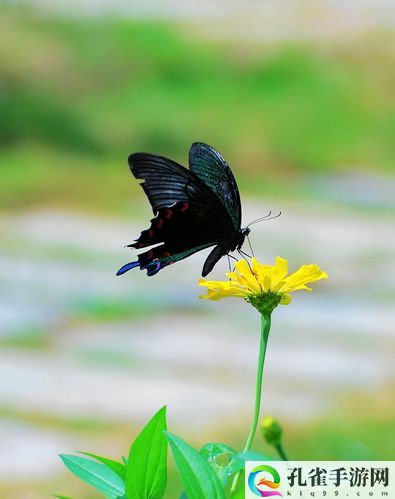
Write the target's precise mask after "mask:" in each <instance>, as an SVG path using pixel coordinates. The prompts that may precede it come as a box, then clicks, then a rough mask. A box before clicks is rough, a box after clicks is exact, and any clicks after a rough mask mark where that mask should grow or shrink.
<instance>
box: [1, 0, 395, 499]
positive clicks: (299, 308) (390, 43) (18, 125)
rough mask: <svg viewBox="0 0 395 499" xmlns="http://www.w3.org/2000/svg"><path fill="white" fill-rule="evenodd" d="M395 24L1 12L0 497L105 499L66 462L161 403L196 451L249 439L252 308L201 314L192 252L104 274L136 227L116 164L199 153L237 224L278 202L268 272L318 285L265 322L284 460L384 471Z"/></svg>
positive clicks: (260, 15) (286, 16) (148, 10)
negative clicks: (237, 208)
mask: <svg viewBox="0 0 395 499" xmlns="http://www.w3.org/2000/svg"><path fill="white" fill-rule="evenodd" d="M394 28H395V11H394V4H393V2H391V1H381V0H376V1H375V2H370V1H367V0H364V1H362V0H361V1H358V2H357V1H355V2H339V1H336V0H327V1H316V2H314V1H308V0H306V1H302V0H300V1H299V0H294V1H281V0H276V1H271V0H267V1H264V2H253V1H245V2H235V1H226V2H225V1H220V0H217V1H213V2H208V1H207V2H199V6H197V4H196V3H194V2H192V1H186V0H184V1H182V2H181V1H180V2H179V1H176V0H174V1H169V2H160V1H159V0H151V1H149V2H143V1H142V0H141V1H129V2H126V1H124V2H122V1H115V2H105V1H104V0H91V1H88V0H84V1H82V0H79V1H78V2H77V1H74V2H72V1H68V2H62V1H58V2H52V1H45V0H37V1H31V2H16V1H15V2H12V1H8V2H0V148H1V150H0V174H1V177H0V180H1V181H0V203H1V215H0V225H1V229H0V240H1V250H0V294H1V303H0V345H1V353H0V356H1V359H0V496H1V497H2V498H6V499H11V498H12V499H14V498H18V499H35V498H41V497H49V495H50V494H56V493H57V494H61V493H62V494H65V495H69V496H71V497H78V498H84V499H87V498H95V497H98V496H96V495H95V494H94V493H92V492H91V491H90V489H89V488H88V487H85V486H84V485H83V484H82V483H80V482H79V481H78V480H77V479H74V478H72V477H71V475H70V474H69V473H68V472H67V470H65V469H64V468H63V467H62V464H61V463H60V461H59V459H58V457H57V454H58V453H60V452H63V453H68V452H73V451H74V450H90V451H92V452H96V453H99V454H104V455H108V456H110V457H114V458H115V457H117V456H119V455H120V454H124V455H125V454H127V452H128V445H129V443H130V441H131V439H132V438H133V437H134V436H135V435H136V433H137V432H138V431H139V429H140V428H141V426H142V425H143V424H144V423H145V421H147V420H148V419H149V418H150V416H151V415H152V414H153V413H154V412H155V411H156V410H157V409H159V408H160V407H161V406H162V405H163V404H167V405H168V419H169V425H170V428H171V430H172V431H173V432H174V433H177V434H179V435H181V436H182V437H184V438H185V439H187V440H189V441H190V442H191V443H193V444H194V445H195V446H196V447H199V446H201V445H202V444H204V443H206V442H208V441H224V442H226V443H228V444H229V445H232V446H234V447H236V448H240V447H241V445H242V442H243V441H244V439H245V437H246V434H247V432H248V427H249V423H250V416H251V411H252V402H253V393H254V383H255V367H256V357H257V349H258V335H259V318H258V316H257V314H256V313H255V311H254V310H253V309H252V308H251V307H249V306H247V305H246V304H245V303H243V302H242V301H237V300H234V301H232V300H228V301H226V300H225V301H223V302H219V303H212V302H206V301H199V299H198V295H199V292H200V290H199V288H198V287H197V279H198V276H199V274H200V270H201V267H202V263H203V261H204V258H205V256H206V255H205V254H202V253H200V254H197V255H195V256H194V257H192V258H190V259H188V260H185V261H184V262H181V263H178V264H177V265H175V266H174V267H171V268H168V269H165V270H164V271H163V272H161V273H160V274H158V275H157V276H155V277H154V278H147V277H146V276H145V273H143V272H139V271H137V270H136V271H134V272H131V273H129V274H126V275H125V276H123V277H119V278H116V277H115V271H116V270H117V269H118V268H119V267H120V266H121V265H122V264H124V263H125V262H127V261H130V260H131V259H132V258H133V254H132V253H131V252H130V251H129V250H128V249H126V248H124V247H123V246H124V245H125V244H127V243H130V242H131V241H132V240H133V239H135V238H136V237H137V236H138V234H139V232H140V231H141V230H142V229H143V228H146V227H147V224H148V220H149V218H150V216H151V212H150V208H149V205H148V202H147V200H146V198H145V196H144V193H143V192H142V190H141V189H140V188H139V186H138V183H137V182H136V181H135V179H134V178H132V176H131V175H130V172H129V170H128V166H127V162H126V158H127V156H128V154H130V153H131V152H136V151H148V152H156V153H159V154H163V155H167V156H170V157H172V158H174V159H176V160H177V161H179V162H180V163H182V164H184V165H185V164H186V161H187V154H188V149H189V146H190V144H191V143H192V142H194V141H205V142H207V143H209V144H211V145H213V146H214V147H216V148H217V149H218V150H219V151H221V152H222V153H223V155H224V156H225V157H226V158H227V160H228V162H229V163H230V165H231V167H232V169H233V171H234V173H235V176H236V178H237V180H238V183H239V187H240V191H241V195H242V201H243V215H244V223H245V224H246V223H248V222H250V221H252V220H253V219H255V218H258V217H260V216H263V215H265V214H266V213H267V212H268V211H269V210H272V212H277V211H280V210H281V211H282V215H281V217H280V218H277V219H275V220H271V221H266V222H263V223H261V224H257V225H254V226H253V232H252V234H251V240H252V244H253V247H254V250H255V254H256V256H257V257H258V258H259V259H261V260H264V261H267V262H272V261H273V260H274V257H275V256H276V255H281V256H283V257H285V258H287V259H288V260H289V261H290V266H291V270H295V269H296V268H297V267H298V266H299V265H301V264H303V263H310V262H316V263H318V264H320V265H321V266H322V268H323V269H325V270H326V271H327V272H328V273H329V275H330V280H329V281H323V282H320V283H317V285H316V286H314V287H315V292H314V293H313V294H309V293H305V294H303V293H300V294H299V295H295V297H294V300H293V303H292V305H291V306H289V307H281V308H280V309H277V310H276V311H275V314H274V317H273V329H272V335H271V338H270V345H269V349H268V355H267V363H266V367H265V377H264V390H263V413H264V414H266V415H269V414H270V415H273V416H275V417H277V418H278V419H280V420H281V421H282V423H283V425H284V428H285V437H284V445H285V448H286V450H287V451H288V453H289V455H290V457H292V458H293V459H310V460H313V459H326V460H330V459H350V460H353V459H382V460H385V459H393V458H394V454H393V449H394V444H395V441H394V440H395V426H394V421H395V418H394V416H395V406H394V396H393V389H394V380H395V367H394V353H395V348H394V347H395V335H394V329H393V324H394V298H395V288H394V281H395V259H394V250H395V232H394V211H395V210H394V209H395V175H394V174H395V168H394V167H395V98H394V97H395V96H394V88H395V50H394V48H395V45H394V42H395V34H394ZM226 269H227V262H226V260H225V259H224V261H223V262H221V263H220V264H219V265H217V267H216V268H215V270H214V272H213V274H212V276H213V278H217V279H221V278H222V277H223V272H224V271H225V270H226ZM255 449H256V450H260V451H263V452H267V453H268V452H270V449H268V448H267V447H266V446H265V444H264V443H263V441H262V439H261V438H260V436H259V435H258V436H257V438H256V441H255ZM171 473H172V477H173V479H174V480H173V479H172V480H173V481H172V484H171V486H170V488H169V491H168V494H167V497H169V498H172V499H173V498H174V497H178V496H177V494H178V492H179V491H180V490H181V486H180V485H179V484H178V483H177V481H176V478H175V476H174V471H172V472H171Z"/></svg>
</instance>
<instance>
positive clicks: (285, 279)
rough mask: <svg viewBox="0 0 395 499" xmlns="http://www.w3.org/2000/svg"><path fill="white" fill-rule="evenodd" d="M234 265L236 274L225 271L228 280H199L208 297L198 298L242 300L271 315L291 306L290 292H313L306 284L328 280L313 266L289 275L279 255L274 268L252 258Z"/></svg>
mask: <svg viewBox="0 0 395 499" xmlns="http://www.w3.org/2000/svg"><path fill="white" fill-rule="evenodd" d="M251 263H252V265H250V264H249V263H248V262H247V261H246V260H239V261H238V262H236V265H235V271H234V272H228V273H227V274H226V275H227V277H228V278H229V280H228V281H207V280H206V279H200V280H199V286H206V287H207V295H202V296H201V297H200V298H207V299H209V300H221V299H222V298H227V297H228V296H239V297H241V298H244V299H245V300H247V301H248V302H249V303H251V304H252V305H253V306H254V307H255V308H257V309H258V310H259V311H260V312H261V313H265V314H270V313H271V312H272V311H273V310H274V308H276V307H277V305H279V304H281V305H288V304H289V303H291V296H290V294H289V293H291V292H293V291H297V290H299V289H305V290H307V291H312V289H311V288H309V287H308V286H307V285H306V284H307V283H310V282H313V281H318V280H319V279H324V278H327V277H328V275H327V274H326V273H325V272H323V271H322V270H321V269H320V267H319V266H318V265H316V264H314V263H312V264H310V265H302V266H301V267H300V269H299V270H297V271H296V272H294V273H293V274H290V275H287V274H288V262H287V260H285V259H284V258H280V257H279V256H278V257H277V258H276V263H275V265H264V264H262V263H259V262H258V260H256V259H255V258H252V260H251Z"/></svg>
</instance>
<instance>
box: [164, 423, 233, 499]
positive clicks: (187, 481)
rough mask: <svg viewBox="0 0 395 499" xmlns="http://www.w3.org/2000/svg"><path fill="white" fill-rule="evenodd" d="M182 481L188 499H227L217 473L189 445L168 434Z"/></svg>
mask: <svg viewBox="0 0 395 499" xmlns="http://www.w3.org/2000/svg"><path fill="white" fill-rule="evenodd" d="M166 437H167V440H168V441H169V444H170V447H171V450H172V452H173V456H174V461H175V463H176V466H177V469H178V472H179V474H180V477H181V481H182V483H183V485H184V489H185V493H186V495H187V497H188V499H208V498H210V499H225V492H224V489H223V487H222V485H221V482H220V480H219V478H218V477H217V475H216V474H215V471H214V470H213V469H212V468H211V466H210V465H209V464H208V463H207V462H206V461H205V459H204V458H203V457H202V456H201V455H200V454H199V453H198V452H197V451H196V450H195V449H194V448H193V447H191V446H190V445H189V444H187V443H186V442H185V441H184V440H182V439H181V438H180V437H177V436H176V435H172V434H171V433H168V432H166Z"/></svg>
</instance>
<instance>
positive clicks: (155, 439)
mask: <svg viewBox="0 0 395 499" xmlns="http://www.w3.org/2000/svg"><path fill="white" fill-rule="evenodd" d="M165 430H166V407H162V409H160V410H159V411H158V412H157V413H156V414H155V416H154V417H153V418H152V419H151V420H150V421H149V422H148V424H147V425H146V426H145V428H144V429H143V430H142V431H141V433H140V434H139V435H138V437H137V438H136V440H135V441H134V442H133V444H132V446H131V448H130V452H129V457H128V466H127V470H126V498H127V499H137V498H138V499H161V498H162V497H163V495H164V493H165V490H166V484H167V442H166V438H165V436H164V433H163V432H164V431H165Z"/></svg>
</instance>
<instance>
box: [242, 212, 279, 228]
mask: <svg viewBox="0 0 395 499" xmlns="http://www.w3.org/2000/svg"><path fill="white" fill-rule="evenodd" d="M271 215H272V212H271V211H269V213H268V214H267V215H265V216H264V217H261V218H257V219H256V220H253V221H252V222H250V223H249V224H248V225H247V227H250V226H251V225H254V224H257V223H258V222H262V221H263V220H273V219H274V218H278V217H280V216H281V211H279V212H278V213H277V215H273V216H271Z"/></svg>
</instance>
